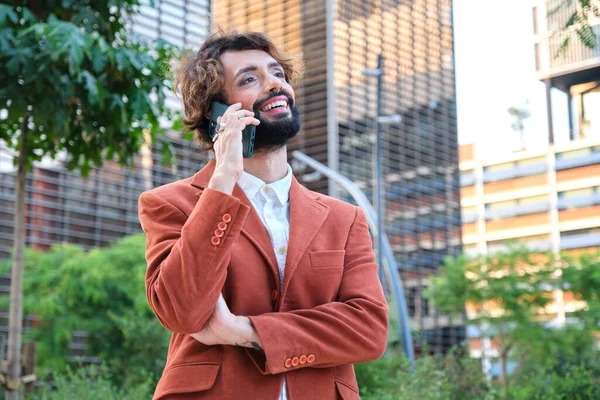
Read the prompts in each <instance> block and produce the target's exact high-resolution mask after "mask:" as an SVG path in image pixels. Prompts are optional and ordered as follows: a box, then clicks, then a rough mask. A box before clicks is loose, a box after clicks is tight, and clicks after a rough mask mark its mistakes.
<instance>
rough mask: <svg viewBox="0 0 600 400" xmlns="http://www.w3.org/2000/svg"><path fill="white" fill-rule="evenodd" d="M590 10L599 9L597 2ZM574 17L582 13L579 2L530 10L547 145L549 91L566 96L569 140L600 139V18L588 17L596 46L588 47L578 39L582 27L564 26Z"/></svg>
mask: <svg viewBox="0 0 600 400" xmlns="http://www.w3.org/2000/svg"><path fill="white" fill-rule="evenodd" d="M589 3H590V6H591V7H596V10H598V9H599V8H600V1H599V0H591V1H590V2H589ZM574 13H577V15H583V14H582V13H581V4H580V2H579V1H572V2H566V1H563V0H544V1H542V0H536V1H535V6H534V7H533V27H534V34H535V60H536V71H537V75H538V79H539V80H541V81H543V82H545V84H546V101H547V112H548V137H549V143H553V142H554V140H553V139H554V126H553V115H552V98H551V95H550V94H551V89H558V90H560V91H562V92H564V93H566V94H567V103H566V104H565V105H564V107H565V108H567V109H568V115H569V136H570V139H571V140H573V139H577V138H586V137H600V17H598V16H595V14H594V11H592V10H590V12H589V14H588V24H589V26H590V29H591V31H592V32H593V34H595V36H596V45H595V47H593V48H590V47H587V46H586V45H585V44H584V42H583V41H582V40H581V38H580V37H578V34H577V30H578V29H580V28H581V26H580V25H579V24H578V23H577V22H576V23H575V24H573V25H572V26H571V27H569V28H566V29H565V26H566V25H567V23H568V22H569V20H570V18H571V17H572V15H573V14H574Z"/></svg>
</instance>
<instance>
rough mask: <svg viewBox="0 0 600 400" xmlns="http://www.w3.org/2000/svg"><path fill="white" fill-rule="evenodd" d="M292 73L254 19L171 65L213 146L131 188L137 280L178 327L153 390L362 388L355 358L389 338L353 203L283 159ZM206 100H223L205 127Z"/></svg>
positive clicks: (332, 393)
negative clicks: (192, 162)
mask: <svg viewBox="0 0 600 400" xmlns="http://www.w3.org/2000/svg"><path fill="white" fill-rule="evenodd" d="M294 76H295V71H294V67H293V63H292V62H291V60H290V59H289V58H287V57H285V56H284V55H283V54H282V53H281V52H279V51H278V50H277V49H276V47H275V46H274V45H273V43H272V42H271V40H270V39H269V38H268V37H267V36H265V35H264V34H261V33H248V34H224V33H220V34H215V35H213V36H211V37H210V38H208V39H207V40H206V42H205V43H204V44H203V45H202V48H201V49H200V50H199V51H198V53H197V54H196V55H194V56H192V57H188V58H186V59H184V60H183V61H182V62H181V63H180V65H179V67H178V70H177V75H176V85H177V88H178V90H179V92H180V93H181V94H182V97H183V102H184V112H185V119H184V122H185V123H186V125H187V126H188V127H189V128H190V129H194V130H195V131H196V133H197V135H198V138H199V140H200V141H201V142H202V143H204V144H206V145H207V147H209V148H212V150H213V151H214V155H215V159H214V160H211V161H210V162H209V163H208V165H206V166H205V167H204V168H203V169H202V170H200V171H199V172H198V173H196V174H195V175H194V176H193V177H191V178H188V179H184V180H181V181H177V182H174V183H171V184H168V185H165V186H162V187H159V188H156V189H154V190H151V191H149V192H146V193H144V194H142V196H141V197H140V201H139V215H140V221H141V224H142V227H143V229H144V231H145V232H146V235H147V246H146V259H147V262H148V270H147V274H146V294H147V296H148V301H149V303H150V306H151V307H152V310H153V311H154V313H155V314H156V316H157V317H158V319H159V320H160V322H161V323H162V324H163V325H164V326H165V327H166V328H167V329H169V330H170V331H172V332H173V335H172V338H171V343H170V346H169V352H168V356H167V364H166V367H165V370H164V372H163V376H162V378H161V379H160V381H159V383H158V386H157V388H156V392H155V394H154V398H155V399H221V400H227V399H248V400H254V399H259V400H262V399H267V400H277V399H288V400H300V399H309V400H315V399H323V400H329V399H332V400H333V399H340V398H341V399H345V400H347V399H359V395H358V386H357V383H356V378H355V375H354V369H353V366H352V364H353V363H357V362H364V361H369V360H373V359H377V358H379V357H380V356H381V354H382V353H383V352H384V350H385V346H386V339H387V330H388V320H387V305H386V302H385V297H384V295H383V292H382V289H381V286H380V283H379V281H378V277H377V265H376V264H375V263H374V254H373V251H372V243H371V239H370V236H369V232H368V227H367V224H366V221H365V217H364V215H363V213H362V211H361V210H360V209H359V208H357V207H355V206H353V205H350V204H347V203H344V202H342V201H339V200H336V199H333V198H330V197H328V196H324V195H321V194H318V193H314V192H311V191H309V190H308V189H306V188H304V187H303V186H301V185H300V184H299V183H298V182H297V181H296V179H295V178H294V177H293V175H292V173H291V168H290V167H289V165H288V164H287V153H286V142H287V140H288V139H290V138H291V137H293V136H294V135H295V134H296V133H297V132H298V130H299V128H300V124H299V116H298V110H297V107H296V104H295V98H294V90H293V89H292V86H291V82H292V80H293V78H294ZM214 100H220V101H222V102H224V103H226V104H230V105H231V106H230V107H229V108H228V109H227V112H226V113H225V114H224V115H223V116H222V118H220V120H219V129H218V134H217V135H216V136H215V138H214V140H211V139H210V137H209V136H208V132H207V128H208V119H209V117H210V105H211V103H212V101H214ZM249 124H253V125H255V126H256V127H257V128H256V143H255V154H254V155H253V156H252V157H251V158H243V157H242V130H243V129H244V128H245V127H246V126H247V125H249Z"/></svg>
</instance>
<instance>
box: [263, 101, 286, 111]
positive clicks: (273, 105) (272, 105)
mask: <svg viewBox="0 0 600 400" xmlns="http://www.w3.org/2000/svg"><path fill="white" fill-rule="evenodd" d="M287 106H288V103H287V101H285V100H278V101H274V102H272V103H269V104H267V105H266V106H264V107H263V108H261V109H260V111H261V112H267V111H270V110H273V109H277V108H286V107H287Z"/></svg>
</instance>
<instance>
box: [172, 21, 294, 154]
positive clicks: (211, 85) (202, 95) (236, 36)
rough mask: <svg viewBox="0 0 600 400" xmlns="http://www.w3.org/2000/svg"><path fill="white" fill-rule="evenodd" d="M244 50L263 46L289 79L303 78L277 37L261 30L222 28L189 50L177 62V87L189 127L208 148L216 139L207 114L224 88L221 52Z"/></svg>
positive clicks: (175, 83) (175, 80)
mask: <svg viewBox="0 0 600 400" xmlns="http://www.w3.org/2000/svg"><path fill="white" fill-rule="evenodd" d="M243 50H262V51H264V52H266V53H268V54H269V55H270V56H271V57H273V58H274V59H275V60H276V61H277V62H279V63H280V64H281V66H282V67H283V71H284V73H285V77H286V80H287V81H288V82H290V83H292V84H294V83H296V81H297V79H298V78H299V75H300V72H299V71H298V70H297V69H296V68H295V67H296V62H295V60H294V59H293V58H292V57H291V56H289V55H287V54H286V53H285V52H282V51H280V50H279V49H277V47H276V46H275V43H274V42H273V40H272V39H271V38H270V37H269V36H268V35H266V34H264V33H260V32H248V33H238V32H235V31H234V32H230V33H227V32H224V31H223V30H218V31H217V32H216V33H213V34H212V35H211V36H209V37H208V38H207V39H206V41H205V42H204V43H203V44H202V47H200V50H198V52H197V53H196V54H194V53H193V52H187V53H185V54H184V55H183V56H182V57H181V58H179V59H178V60H176V62H175V63H174V68H173V76H174V91H175V94H178V95H180V96H181V97H182V99H183V113H184V117H183V123H184V125H185V127H186V129H187V130H188V131H195V133H196V139H197V140H198V142H199V143H200V144H201V145H203V147H204V148H205V149H206V150H210V149H212V140H210V136H209V135H208V122H209V120H208V119H207V118H206V117H205V114H206V113H207V112H209V111H210V106H211V103H212V102H213V101H214V100H218V99H219V96H220V95H221V92H222V90H223V80H224V71H223V66H222V65H221V60H220V59H221V55H222V54H223V53H224V52H226V51H243Z"/></svg>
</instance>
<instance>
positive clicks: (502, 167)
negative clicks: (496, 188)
mask: <svg viewBox="0 0 600 400" xmlns="http://www.w3.org/2000/svg"><path fill="white" fill-rule="evenodd" d="M514 167H515V163H512V162H510V163H503V164H496V165H488V166H487V167H485V172H501V171H509V170H511V169H513V168H514Z"/></svg>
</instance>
